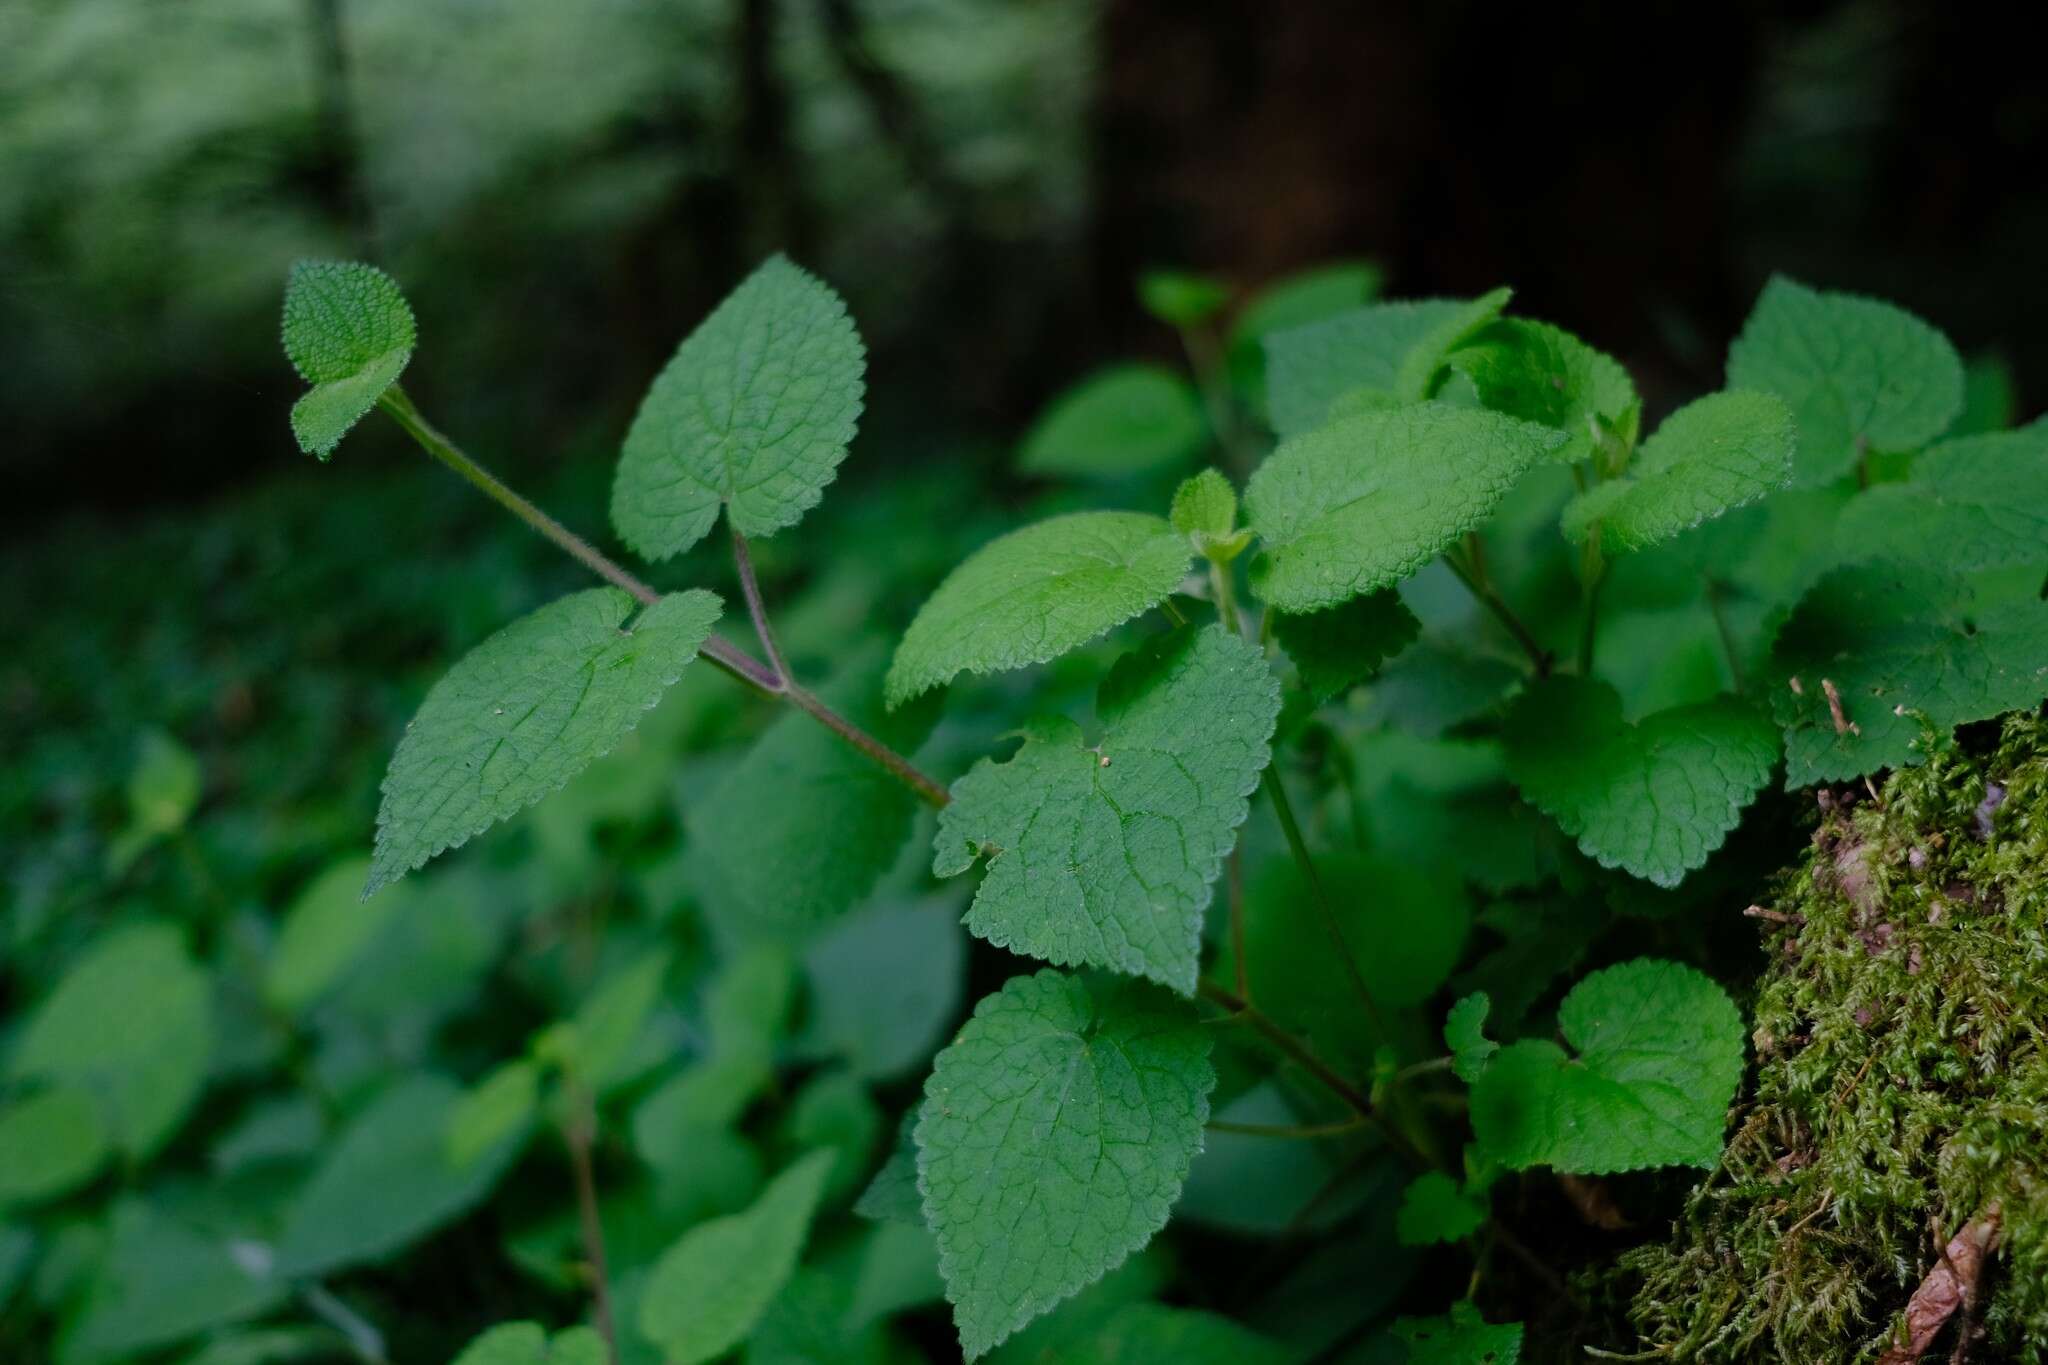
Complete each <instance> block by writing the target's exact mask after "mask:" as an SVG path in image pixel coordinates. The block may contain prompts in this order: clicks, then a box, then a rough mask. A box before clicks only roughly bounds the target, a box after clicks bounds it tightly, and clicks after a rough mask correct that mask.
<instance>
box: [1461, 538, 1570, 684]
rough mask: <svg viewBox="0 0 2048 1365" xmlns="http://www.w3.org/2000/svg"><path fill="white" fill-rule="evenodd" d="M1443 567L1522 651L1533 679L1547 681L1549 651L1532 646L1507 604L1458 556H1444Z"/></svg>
mask: <svg viewBox="0 0 2048 1365" xmlns="http://www.w3.org/2000/svg"><path fill="white" fill-rule="evenodd" d="M1444 563H1445V565H1447V566H1448V567H1449V568H1450V571H1451V572H1452V573H1453V574H1456V575H1457V578H1458V581H1459V582H1460V583H1463V584H1464V585H1465V590H1466V591H1467V592H1469V593H1471V594H1472V596H1473V597H1474V598H1475V599H1477V600H1478V602H1479V605H1481V606H1483V607H1485V608H1486V609H1487V610H1488V611H1490V612H1492V613H1493V614H1494V617H1495V619H1497V620H1498V621H1499V622H1500V623H1501V625H1503V626H1505V627H1506V628H1507V632H1508V634H1510V635H1512V636H1513V637H1514V638H1515V643H1516V644H1518V645H1520V646H1521V647H1522V652H1523V653H1525V654H1527V655H1528V656H1529V662H1530V664H1531V665H1532V666H1534V668H1535V669H1536V676H1537V677H1539V678H1547V677H1549V676H1550V667H1551V664H1552V662H1553V660H1552V659H1551V657H1550V651H1549V650H1547V649H1545V648H1544V647H1543V646H1542V645H1540V644H1538V643H1537V642H1536V637H1535V635H1533V634H1532V633H1531V632H1530V630H1529V628H1528V627H1527V626H1525V625H1523V624H1522V618H1521V617H1519V616H1517V615H1515V611H1514V608H1513V607H1510V606H1509V605H1508V604H1507V601H1506V599H1504V598H1503V597H1502V596H1501V595H1500V594H1499V593H1498V592H1495V591H1494V589H1493V585H1492V584H1491V583H1488V582H1486V581H1485V580H1483V579H1481V578H1480V577H1479V576H1478V575H1477V574H1476V573H1475V572H1474V571H1473V569H1472V568H1471V567H1469V566H1468V565H1467V564H1465V563H1464V561H1463V560H1462V559H1461V558H1460V557H1459V556H1457V555H1455V554H1447V555H1445V556H1444Z"/></svg>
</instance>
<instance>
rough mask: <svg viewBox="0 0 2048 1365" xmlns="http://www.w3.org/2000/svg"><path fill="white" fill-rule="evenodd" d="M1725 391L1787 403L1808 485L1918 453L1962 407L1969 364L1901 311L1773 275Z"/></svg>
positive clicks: (1796, 468) (1731, 354) (1733, 359)
mask: <svg viewBox="0 0 2048 1365" xmlns="http://www.w3.org/2000/svg"><path fill="white" fill-rule="evenodd" d="M1728 387H1729V388H1731V389H1757V390H1761V391H1763V392H1765V393H1775V394H1777V395H1778V396H1779V397H1780V398H1782V399H1784V400H1785V401H1786V402H1787V403H1789V404H1790V405H1791V407H1792V411H1793V414H1794V416H1795V417H1796V418H1797V420H1798V423H1799V450H1798V454H1797V456H1796V457H1795V458H1794V462H1793V485H1794V486H1795V487H1799V488H1811V487H1814V486H1816V485H1818V484H1823V483H1827V482H1830V481H1831V480H1833V479H1835V478H1837V477H1839V476H1840V475H1842V474H1844V473H1846V472H1848V470H1849V469H1850V468H1852V467H1853V466H1854V465H1855V464H1856V461H1857V459H1858V458H1859V457H1860V456H1861V455H1862V454H1863V452H1864V451H1866V450H1912V449H1915V448H1917V447H1919V446H1922V445H1925V444H1926V443H1927V442H1929V441H1931V440H1933V439H1934V438H1935V437H1937V436H1939V435H1941V433H1942V432H1943V431H1945V430H1947V429H1948V425H1949V423H1950V422H1952V421H1954V420H1955V417H1956V414H1957V413H1959V412H1961V411H1962V406H1963V362H1962V359H1961V357H1959V356H1958V355H1957V354H1956V349H1955V347H1953V346H1951V345H1950V344H1949V341H1948V338H1947V337H1945V336H1943V335H1942V334H1941V333H1940V332H1938V331H1936V330H1935V329H1934V328H1932V327H1930V326H1928V325H1927V324H1926V323H1924V322H1922V321H1921V320H1920V319H1919V318H1917V317H1915V316H1913V315H1912V314H1911V313H1908V312H1907V311H1905V310H1904V309H1903V308H1895V307H1893V306H1892V305H1891V304H1888V303H1880V302H1878V301H1877V300H1876V299H1867V298H1863V297H1861V296H1859V295H1856V294H1835V293H1821V292H1819V291H1817V290H1813V289H1809V288H1807V287H1806V286H1805V285H1803V284H1799V283H1796V282H1795V281H1792V280H1789V279H1786V278H1785V277H1784V276H1782V275H1774V276H1772V277H1771V280H1770V282H1769V283H1768V284H1766V285H1765V286H1764V291H1763V293H1762V294H1761V295H1759V296H1758V298H1757V301H1756V309H1755V311H1753V312H1752V313H1751V314H1750V315H1749V321H1748V322H1746V323H1744V324H1743V328H1742V335H1740V336H1738V337H1737V338H1735V341H1734V344H1733V345H1731V346H1730V347H1729V348H1728Z"/></svg>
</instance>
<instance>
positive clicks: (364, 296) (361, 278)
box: [284, 261, 417, 460]
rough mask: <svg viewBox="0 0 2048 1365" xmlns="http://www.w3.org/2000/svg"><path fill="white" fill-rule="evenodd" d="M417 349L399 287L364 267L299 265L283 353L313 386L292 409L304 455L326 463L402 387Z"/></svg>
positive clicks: (288, 297)
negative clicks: (395, 387) (380, 401)
mask: <svg viewBox="0 0 2048 1365" xmlns="http://www.w3.org/2000/svg"><path fill="white" fill-rule="evenodd" d="M416 341H417V332H416V330H415V327H414V324H413V317H412V307H411V305H409V304H407V303H406V301H405V294H404V293H403V292H402V291H401V290H400V289H399V287H398V282H397V281H396V280H394V279H392V278H391V277H390V276H389V275H387V274H385V273H384V272H383V271H381V270H379V269H377V268H376V267H375V266H372V265H364V264H363V263H362V262H360V261H300V262H298V263H297V264H296V265H294V266H293V267H292V270H291V275H290V277H289V278H288V279H287V280H286V282H285V289H284V352H285V355H286V356H287V357H288V358H289V359H290V360H291V362H292V368H293V369H295V370H297V371H298V372H299V377H300V378H302V379H304V380H305V381H306V382H307V383H309V384H311V385H312V386H313V388H312V390H311V391H310V392H309V393H307V394H306V395H305V396H304V397H302V398H300V399H299V401H298V402H296V403H294V404H292V434H293V435H294V436H296V437H297V438H298V442H299V449H301V450H303V451H305V452H306V453H307V454H309V455H317V456H319V457H320V458H321V459H323V460H324V459H326V458H327V457H328V456H329V455H331V454H333V453H334V447H335V446H337V445H339V444H340V443H341V438H342V437H344V436H346V435H347V434H348V431H349V428H350V427H353V426H354V425H355V424H356V423H357V422H359V421H361V420H362V418H363V415H364V414H365V413H367V412H369V410H370V409H371V408H373V407H375V406H376V405H377V399H378V397H379V395H381V394H382V393H383V392H384V390H386V389H388V388H390V387H391V386H392V385H393V384H395V383H397V382H398V377H399V375H401V374H403V373H404V372H405V366H406V363H407V362H408V361H410V360H411V359H412V351H413V346H414V344H415V342H416Z"/></svg>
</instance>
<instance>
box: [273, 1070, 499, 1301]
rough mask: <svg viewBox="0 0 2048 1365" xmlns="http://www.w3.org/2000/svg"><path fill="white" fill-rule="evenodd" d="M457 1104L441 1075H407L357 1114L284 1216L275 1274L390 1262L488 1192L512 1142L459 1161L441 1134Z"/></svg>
mask: <svg viewBox="0 0 2048 1365" xmlns="http://www.w3.org/2000/svg"><path fill="white" fill-rule="evenodd" d="M461 1099H462V1090H461V1088H460V1087H459V1086H457V1085H456V1084H455V1083H454V1082H453V1081H450V1080H448V1079H447V1078H446V1077H442V1076H435V1075H417V1074H416V1075H408V1076H405V1077H403V1078H402V1079H400V1080H397V1081H395V1082H393V1083H392V1084H391V1085H390V1086H389V1087H388V1088H386V1089H385V1090H384V1091H383V1093H382V1094H380V1095H378V1096H377V1098H376V1099H374V1100H372V1101H371V1102H370V1104H369V1106H368V1107H367V1108H365V1109H364V1110H363V1111H362V1112H361V1113H359V1114H357V1115H356V1116H355V1118H354V1119H353V1120H351V1121H350V1123H349V1124H348V1126H347V1127H346V1128H345V1129H343V1130H342V1133H341V1136H340V1138H339V1139H338V1140H337V1141H336V1142H335V1144H334V1145H333V1147H331V1148H329V1149H328V1152H327V1155H326V1157H325V1158H324V1159H323V1160H322V1161H321V1163H320V1165H319V1166H318V1167H317V1168H316V1169H315V1170H314V1172H313V1174H312V1176H311V1177H309V1178H308V1179H307V1181H306V1184H305V1187H304V1188H303V1189H302V1190H300V1192H299V1196H298V1199H297V1200H296V1202H295V1203H294V1204H293V1206H292V1209H291V1212H290V1213H289V1214H287V1215H286V1217H285V1221H284V1230H283V1231H282V1232H281V1233H280V1234H279V1235H278V1239H277V1264H276V1273H277V1274H278V1275H279V1276H280V1277H282V1278H286V1279H298V1278H305V1277H309V1276H314V1275H324V1274H327V1273H329V1272H331V1271H334V1270H339V1269H341V1268H343V1267H345V1266H351V1265H359V1264H361V1263H362V1262H364V1261H373V1260H376V1259H378V1258H379V1257H382V1256H387V1255H389V1254H390V1253H392V1252H394V1251H396V1250H398V1249H399V1248H400V1247H403V1246H405V1245H407V1244H408V1243H410V1242H412V1241H414V1240H415V1239H417V1238H419V1237H422V1236H424V1235H425V1234H427V1233H429V1232H431V1231H433V1230H434V1229H435V1228H437V1227H440V1226H441V1225H442V1224H444V1223H447V1222H449V1221H451V1220H453V1219H454V1218H456V1217H457V1216H459V1215H460V1214H462V1213H464V1212H465V1211H467V1210H468V1209H469V1208H470V1207H471V1206H472V1205H474V1204H476V1203H477V1202H478V1201H480V1200H481V1199H483V1197H484V1196H485V1195H487V1194H489V1193H490V1190H491V1187H492V1186H493V1185H495V1184H497V1182H498V1177H499V1176H500V1175H502V1174H503V1173H504V1170H505V1167H506V1165H507V1164H508V1163H509V1162H510V1161H511V1159H512V1156H513V1154H514V1153H515V1151H516V1150H517V1145H518V1144H517V1135H516V1134H512V1135H508V1136H507V1137H505V1138H504V1139H501V1141H500V1142H499V1144H498V1146H497V1147H496V1148H495V1149H493V1150H491V1151H489V1152H486V1153H484V1154H483V1155H482V1156H480V1157H477V1158H476V1159H474V1160H472V1161H470V1162H467V1163H465V1164H458V1163H457V1162H456V1161H455V1160H454V1158H453V1157H452V1156H451V1155H450V1154H449V1152H448V1141H447V1134H448V1129H449V1123H450V1118H451V1115H452V1114H453V1113H454V1111H455V1107H456V1105H457V1104H458V1103H460V1101H461Z"/></svg>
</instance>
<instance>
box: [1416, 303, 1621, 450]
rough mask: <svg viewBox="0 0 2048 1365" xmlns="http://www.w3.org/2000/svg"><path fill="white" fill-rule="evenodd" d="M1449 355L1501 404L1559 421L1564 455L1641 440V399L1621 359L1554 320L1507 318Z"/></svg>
mask: <svg viewBox="0 0 2048 1365" xmlns="http://www.w3.org/2000/svg"><path fill="white" fill-rule="evenodd" d="M1447 363H1448V364H1449V365H1450V367H1451V368H1452V369H1454V370H1457V371H1458V372H1459V373H1461V374H1463V375H1464V376H1465V377H1466V378H1468V379H1470V380H1471V381H1472V387H1473V388H1474V389H1476V390H1477V391H1478V393H1479V401H1480V402H1481V403H1483V404H1485V405H1486V406H1487V407H1489V408H1492V409H1493V410H1494V411H1495V412H1502V413H1506V414H1507V415H1508V416H1510V417H1519V418H1522V419H1523V420H1524V421H1529V422H1537V423H1540V424H1542V425H1543V426H1546V427H1554V428H1556V429H1557V430H1559V431H1561V432H1563V433H1564V434H1565V438H1566V439H1565V442H1564V444H1563V445H1561V446H1559V447H1558V448H1557V449H1556V450H1555V451H1553V452H1552V453H1551V458H1552V459H1554V460H1557V461H1559V462H1560V463H1565V464H1569V463H1573V462H1575V461H1578V460H1584V459H1590V458H1591V457H1592V456H1593V455H1594V454H1595V453H1596V452H1598V451H1599V450H1600V449H1601V447H1602V446H1603V444H1604V443H1607V442H1610V441H1612V442H1618V443H1620V444H1622V445H1623V446H1624V447H1626V446H1627V445H1631V444H1633V443H1634V439H1635V426H1636V422H1637V419H1638V418H1639V416H1640V414H1641V409H1642V400H1641V399H1639V398H1637V397H1636V386H1635V384H1634V383H1633V382H1632V381H1631V380H1630V379H1629V377H1628V371H1627V370H1624V369H1623V368H1622V367H1621V366H1620V364H1618V363H1617V362H1616V361H1615V359H1614V358H1613V357H1612V356H1610V355H1608V354H1607V353H1606V352H1604V351H1596V350H1594V349H1593V348H1592V347H1591V346H1588V345H1587V344H1586V343H1585V342H1583V341H1581V340H1579V339H1578V338H1577V337H1575V336H1573V335H1572V334H1571V333H1570V332H1567V331H1565V330H1564V329H1563V328H1562V327H1553V326H1551V325H1550V324H1549V323H1547V322H1533V321H1531V320H1529V319H1527V318H1500V319H1497V320H1496V321H1494V322H1492V323H1490V324H1488V325H1487V326H1485V327H1483V328H1481V329H1480V330H1479V331H1477V332H1476V333H1474V334H1473V335H1472V337H1471V339H1470V340H1469V341H1468V342H1467V343H1466V344H1465V345H1464V346H1463V347H1462V348H1460V349H1459V350H1456V351H1453V352H1452V353H1451V354H1450V356H1449V357H1448V358H1447Z"/></svg>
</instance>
